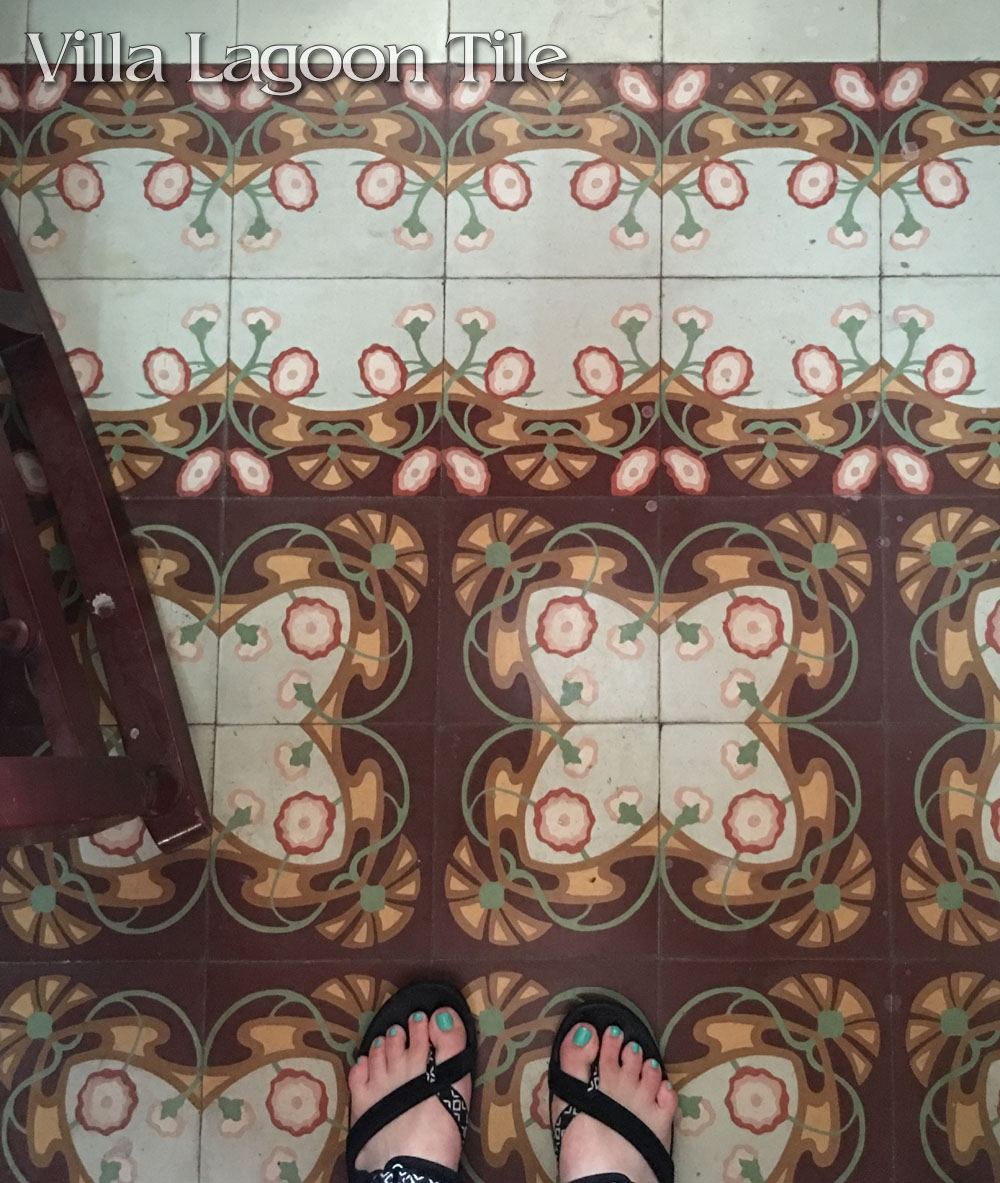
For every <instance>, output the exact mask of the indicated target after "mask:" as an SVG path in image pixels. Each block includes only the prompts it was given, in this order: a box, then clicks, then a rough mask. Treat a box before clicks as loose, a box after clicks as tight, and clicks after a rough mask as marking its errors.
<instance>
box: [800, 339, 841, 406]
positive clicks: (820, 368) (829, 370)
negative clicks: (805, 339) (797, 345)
mask: <svg viewBox="0 0 1000 1183" xmlns="http://www.w3.org/2000/svg"><path fill="white" fill-rule="evenodd" d="M792 369H793V370H794V371H795V377H796V378H797V379H798V382H799V385H800V386H801V387H802V389H803V390H807V391H808V392H809V393H810V394H818V395H820V396H823V395H828V394H839V393H840V390H841V388H842V387H843V384H844V368H843V366H842V365H841V364H840V362H839V361H838V360H837V356H836V354H835V353H834V352H833V350H832V349H827V347H826V346H825V345H803V346H802V348H801V349H799V350H798V351H797V352H796V354H795V356H794V357H793V358H792Z"/></svg>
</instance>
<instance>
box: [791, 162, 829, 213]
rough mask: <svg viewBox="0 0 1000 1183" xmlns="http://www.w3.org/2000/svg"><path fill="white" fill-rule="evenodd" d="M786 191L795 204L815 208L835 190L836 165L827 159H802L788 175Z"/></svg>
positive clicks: (824, 201) (824, 202)
mask: <svg viewBox="0 0 1000 1183" xmlns="http://www.w3.org/2000/svg"><path fill="white" fill-rule="evenodd" d="M788 192H789V195H790V196H791V198H792V201H794V202H795V204H796V205H804V206H805V207H806V208H807V209H817V208H818V207H819V206H821V205H826V203H827V202H828V201H829V200H830V199H831V198H832V197H833V195H834V194H835V193H836V192H837V166H836V165H834V164H831V163H830V162H829V161H828V160H820V159H819V158H815V159H813V160H803V161H802V162H801V163H799V164H797V165H796V166H795V167H794V168H793V169H792V171H791V173H790V174H789V177H788Z"/></svg>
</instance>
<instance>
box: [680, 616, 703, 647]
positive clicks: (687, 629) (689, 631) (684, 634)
mask: <svg viewBox="0 0 1000 1183" xmlns="http://www.w3.org/2000/svg"><path fill="white" fill-rule="evenodd" d="M674 628H676V629H677V632H678V635H679V636H680V639H681V640H682V641H683V642H684V644H685V645H697V644H698V641H699V639H700V637H701V625H700V624H695V623H693V622H690V623H689V622H687V621H684V620H678V622H677V623H676V624H675V625H674Z"/></svg>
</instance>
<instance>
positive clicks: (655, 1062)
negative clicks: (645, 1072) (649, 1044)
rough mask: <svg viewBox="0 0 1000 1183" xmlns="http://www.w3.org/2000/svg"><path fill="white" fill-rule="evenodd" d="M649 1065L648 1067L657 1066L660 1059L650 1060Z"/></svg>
mask: <svg viewBox="0 0 1000 1183" xmlns="http://www.w3.org/2000/svg"><path fill="white" fill-rule="evenodd" d="M649 1066H650V1068H659V1066H660V1061H659V1060H650V1061H649Z"/></svg>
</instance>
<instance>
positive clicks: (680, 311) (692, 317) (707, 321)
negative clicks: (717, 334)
mask: <svg viewBox="0 0 1000 1183" xmlns="http://www.w3.org/2000/svg"><path fill="white" fill-rule="evenodd" d="M671 319H672V320H673V322H674V324H675V325H677V326H678V327H679V328H683V327H684V326H685V325H689V324H693V325H694V326H695V328H697V329H700V330H701V332H705V330H706V329H710V328H711V327H712V325H713V324H714V323H715V322H714V320H713V318H712V314H711V312H706V311H705V309H704V308H698V307H697V306H695V305H694V304H689V305H687V306H686V307H685V308H675V309H674V314H673V317H672V318H671Z"/></svg>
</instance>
